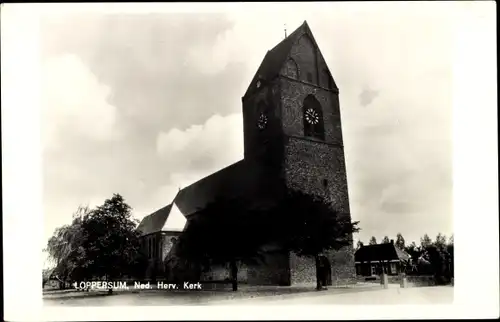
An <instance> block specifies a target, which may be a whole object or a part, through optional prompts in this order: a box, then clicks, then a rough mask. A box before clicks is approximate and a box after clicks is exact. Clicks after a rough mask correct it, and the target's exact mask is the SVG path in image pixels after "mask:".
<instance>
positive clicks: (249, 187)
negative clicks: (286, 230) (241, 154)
mask: <svg viewBox="0 0 500 322" xmlns="http://www.w3.org/2000/svg"><path fill="white" fill-rule="evenodd" d="M273 178H274V177H273V176H271V175H269V174H267V172H265V169H264V168H263V167H258V166H255V164H254V163H252V162H251V161H246V160H241V161H238V162H236V163H233V164H231V165H230V166H228V167H226V168H224V169H222V170H220V171H217V172H215V173H213V174H211V175H209V176H207V177H205V178H202V179H201V180H199V181H197V182H195V183H193V184H191V185H190V186H187V187H185V188H184V189H182V190H180V191H179V193H178V194H177V197H176V198H175V200H174V202H175V204H176V205H177V207H178V208H179V210H180V211H181V212H182V213H183V214H184V216H189V215H192V214H194V213H196V212H198V211H200V210H202V209H204V208H205V207H206V206H207V205H209V204H210V203H212V202H214V201H216V200H218V199H224V198H225V199H228V198H229V199H231V198H234V199H236V198H241V199H245V200H252V202H262V201H265V200H272V198H273V196H275V194H274V193H276V192H277V191H278V189H277V188H276V186H275V185H273V182H276V181H273Z"/></svg>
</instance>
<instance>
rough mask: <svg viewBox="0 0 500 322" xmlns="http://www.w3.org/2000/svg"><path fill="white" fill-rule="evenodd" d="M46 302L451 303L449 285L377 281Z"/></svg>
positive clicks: (47, 297) (59, 297)
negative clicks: (326, 286)
mask: <svg viewBox="0 0 500 322" xmlns="http://www.w3.org/2000/svg"><path fill="white" fill-rule="evenodd" d="M43 297H44V299H43V302H44V305H47V306H137V305H140V306H165V305H297V304H300V305H310V304H336V305H338V304H340V305H342V304H360V305H370V304H375V305H380V304H417V305H418V304H451V303H452V302H453V287H451V286H440V287H418V288H417V287H416V288H407V289H401V288H399V285H397V284H394V285H390V287H389V288H388V289H382V288H381V286H380V285H377V284H359V285H357V286H351V287H341V288H330V289H328V290H326V291H319V292H318V291H315V290H314V286H313V285H304V286H297V287H267V288H266V287H245V286H243V287H241V288H240V290H239V291H238V292H231V291H228V290H220V291H157V290H148V291H141V292H126V291H123V292H116V293H115V294H113V295H106V293H105V292H100V294H96V293H91V294H89V293H87V294H83V293H81V292H80V294H75V293H74V292H72V293H67V292H65V293H52V294H44V296H43Z"/></svg>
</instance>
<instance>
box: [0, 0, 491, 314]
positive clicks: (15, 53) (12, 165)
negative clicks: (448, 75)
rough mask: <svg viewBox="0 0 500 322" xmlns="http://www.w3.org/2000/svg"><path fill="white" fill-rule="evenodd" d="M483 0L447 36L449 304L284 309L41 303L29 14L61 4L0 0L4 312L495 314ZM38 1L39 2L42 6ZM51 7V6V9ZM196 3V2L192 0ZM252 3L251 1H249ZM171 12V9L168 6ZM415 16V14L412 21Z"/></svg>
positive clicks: (33, 36)
mask: <svg viewBox="0 0 500 322" xmlns="http://www.w3.org/2000/svg"><path fill="white" fill-rule="evenodd" d="M468 5H469V6H471V7H472V6H483V7H484V8H485V9H488V8H489V13H488V10H485V11H484V12H485V14H484V20H483V21H482V23H481V24H479V25H477V24H476V25H472V24H471V23H468V21H467V19H466V15H467V11H466V10H464V12H463V14H464V17H463V21H460V23H461V28H460V30H459V31H458V32H457V33H456V38H455V44H456V49H455V61H454V80H455V83H454V92H453V98H454V143H455V144H454V164H453V166H454V209H455V213H454V218H455V243H456V249H457V250H456V276H457V279H456V286H455V302H454V304H453V305H444V306H441V305H434V306H395V305H394V306H370V307H369V309H368V308H366V307H363V308H361V307H360V305H352V306H342V307H340V306H337V307H335V308H331V307H329V306H317V307H310V306H309V307H306V306H293V307H286V308H280V307H260V308H259V309H258V310H255V308H252V307H241V308H239V307H224V308H223V309H221V308H220V307H199V308H196V309H195V308H189V309H186V307H168V308H165V307H161V308H153V307H147V308H145V307H125V308H119V307H112V308H91V309H90V308H44V309H43V310H42V306H41V303H42V302H41V297H40V292H41V287H40V286H41V283H40V282H41V273H40V272H41V269H40V265H41V260H40V258H41V254H40V250H39V249H38V245H40V242H39V241H40V240H41V236H42V234H41V231H42V230H41V227H42V225H43V223H42V211H41V209H42V207H41V204H42V200H41V161H42V160H41V150H40V139H39V133H40V128H39V127H40V122H39V119H40V115H39V114H40V113H39V112H40V109H39V106H38V104H39V101H40V100H39V98H38V95H39V93H38V89H39V77H38V76H39V72H38V68H39V62H38V61H37V60H38V55H37V53H38V45H37V42H38V37H37V29H38V25H37V22H38V13H39V12H40V10H56V9H57V10H67V9H68V8H69V6H70V5H55V4H50V5H49V4H43V5H34V4H33V5H28V4H17V5H5V4H4V5H3V6H2V12H1V14H2V17H1V18H2V19H1V24H2V25H1V32H2V35H1V40H2V48H1V52H2V56H1V58H2V70H1V71H2V175H3V176H2V178H3V236H4V239H3V243H4V299H5V319H6V320H37V321H40V320H47V319H48V320H54V321H56V320H72V319H80V318H81V317H82V316H84V317H85V319H86V320H88V321H92V320H106V319H116V320H136V319H137V320H143V319H162V320H164V319H177V320H191V319H209V320H212V319H248V318H249V317H250V318H252V319H261V318H265V319H272V318H278V319H293V320H296V319H360V318H361V319H387V318H392V319H396V318H488V317H490V318H494V317H498V307H499V306H498V305H499V295H498V292H499V283H498V275H499V274H498V273H499V271H498V170H497V165H498V158H497V157H498V154H497V146H498V145H497V123H496V122H497V109H496V108H497V99H496V94H497V92H496V91H497V90H496V67H497V66H496V46H495V43H494V41H495V39H496V38H495V36H496V35H495V32H496V28H495V22H496V21H495V18H492V17H494V16H493V15H494V13H495V10H494V9H495V8H494V6H495V3H494V2H474V3H472V2H469V3H468ZM42 6H43V8H42ZM56 6H57V7H56ZM194 6H196V7H194ZM252 6H253V5H252ZM241 7H242V4H240V3H233V4H227V5H226V4H217V5H214V4H210V5H201V4H196V5H194V4H189V5H187V4H174V5H169V7H168V9H170V11H171V10H172V9H175V10H177V12H181V11H193V10H194V9H196V11H203V10H205V11H213V12H215V11H220V10H223V9H227V8H229V9H231V10H241ZM82 8H83V9H86V10H99V11H101V10H102V9H103V8H105V9H106V10H114V11H119V12H124V11H129V12H134V13H139V12H151V11H153V8H155V9H154V11H155V12H159V11H162V10H160V9H158V8H163V9H166V4H160V5H158V4H145V5H141V6H140V7H137V4H120V5H117V4H98V5H93V6H91V5H88V4H72V5H71V9H72V10H79V9H82ZM175 10H174V11H175ZM422 23H425V22H422Z"/></svg>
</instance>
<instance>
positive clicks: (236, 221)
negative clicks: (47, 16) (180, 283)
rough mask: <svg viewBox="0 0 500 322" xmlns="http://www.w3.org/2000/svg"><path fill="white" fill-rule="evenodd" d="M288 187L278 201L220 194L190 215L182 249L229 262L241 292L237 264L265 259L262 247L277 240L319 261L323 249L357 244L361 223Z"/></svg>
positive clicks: (188, 255) (204, 259)
mask: <svg viewBox="0 0 500 322" xmlns="http://www.w3.org/2000/svg"><path fill="white" fill-rule="evenodd" d="M284 191H285V193H284V194H283V195H282V196H281V198H277V199H276V200H274V202H269V203H259V204H258V203H256V202H253V201H252V200H246V199H244V198H243V197H238V198H220V199H218V200H217V201H215V202H213V203H212V204H210V205H208V206H207V207H206V208H205V209H200V210H199V212H198V214H197V215H194V216H196V217H192V218H190V219H189V220H188V224H187V225H186V228H185V230H184V232H183V234H182V235H181V236H180V238H179V242H178V249H177V254H178V255H179V257H181V258H185V259H187V260H188V261H190V262H196V263H197V265H198V266H202V265H204V264H207V263H209V264H211V265H213V264H219V265H224V264H229V266H230V271H231V280H232V284H233V290H234V291H236V290H237V270H238V268H237V263H238V262H240V263H241V262H243V263H246V264H250V265H251V264H257V263H259V262H262V261H264V256H263V255H264V252H263V246H266V245H275V246H277V247H279V248H280V249H281V250H284V251H292V252H295V253H296V254H297V255H298V256H307V257H312V258H315V260H316V264H317V265H318V261H319V256H318V255H319V254H321V253H323V252H326V251H328V250H331V249H335V250H338V249H341V248H343V247H345V246H349V245H351V246H352V233H353V232H357V231H358V230H359V228H357V224H358V223H357V222H354V223H353V222H351V221H350V218H349V216H345V215H343V214H341V213H339V212H335V211H332V209H331V208H330V206H329V205H327V204H326V203H325V201H324V200H323V199H320V198H314V197H311V196H310V195H307V194H304V193H302V192H299V191H295V190H284ZM263 223H265V224H263ZM256 232H258V233H256ZM319 285H320V281H319V279H318V278H317V286H318V287H319Z"/></svg>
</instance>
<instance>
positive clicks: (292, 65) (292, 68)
mask: <svg viewBox="0 0 500 322" xmlns="http://www.w3.org/2000/svg"><path fill="white" fill-rule="evenodd" d="M285 75H286V76H288V77H291V78H294V79H297V78H299V68H298V66H297V63H296V62H295V61H294V60H293V59H292V58H290V59H288V60H287V61H286V65H285Z"/></svg>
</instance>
